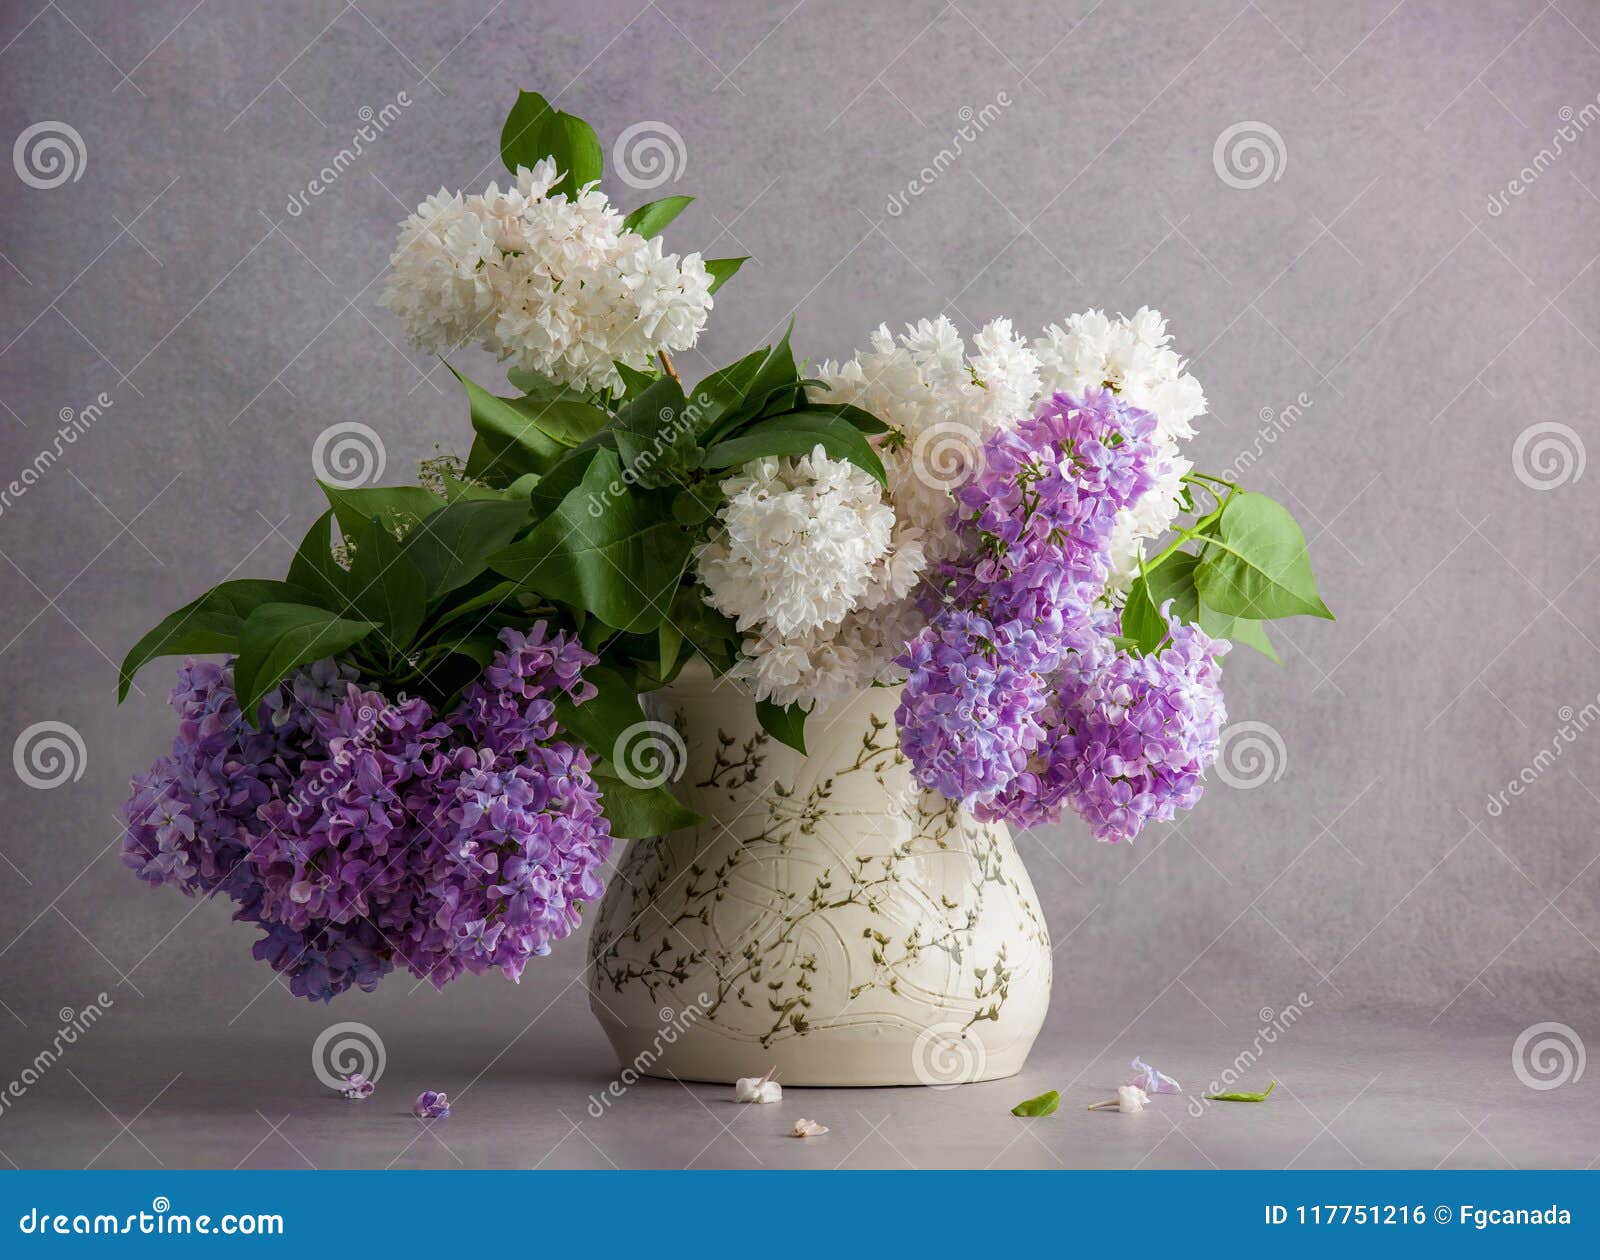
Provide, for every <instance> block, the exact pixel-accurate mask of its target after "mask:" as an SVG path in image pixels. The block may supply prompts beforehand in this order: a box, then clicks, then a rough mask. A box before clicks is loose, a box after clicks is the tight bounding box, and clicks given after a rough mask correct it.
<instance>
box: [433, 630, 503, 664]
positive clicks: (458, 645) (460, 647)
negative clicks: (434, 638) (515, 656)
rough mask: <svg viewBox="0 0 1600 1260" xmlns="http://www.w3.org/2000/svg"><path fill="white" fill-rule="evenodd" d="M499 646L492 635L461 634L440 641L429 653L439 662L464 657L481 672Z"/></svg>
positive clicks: (496, 638) (498, 641)
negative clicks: (453, 657)
mask: <svg viewBox="0 0 1600 1260" xmlns="http://www.w3.org/2000/svg"><path fill="white" fill-rule="evenodd" d="M501 646H502V645H501V643H500V640H499V638H498V637H497V636H495V635H492V634H462V635H457V636H456V637H455V638H452V639H443V640H441V641H440V642H439V643H437V644H435V645H434V647H433V648H431V649H430V651H431V652H432V653H433V654H434V655H435V656H436V657H437V658H438V659H441V660H442V659H443V658H445V657H448V656H464V657H466V658H467V659H468V660H470V661H473V662H474V663H475V664H476V665H477V666H478V668H479V669H480V670H483V669H487V668H488V667H489V662H490V661H492V660H493V659H494V654H495V653H496V652H498V651H499V650H500V648H501Z"/></svg>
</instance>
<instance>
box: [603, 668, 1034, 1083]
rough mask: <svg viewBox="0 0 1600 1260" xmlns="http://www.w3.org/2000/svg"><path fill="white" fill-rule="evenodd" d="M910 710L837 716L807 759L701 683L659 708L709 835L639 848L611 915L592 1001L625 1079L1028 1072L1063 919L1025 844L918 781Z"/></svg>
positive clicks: (885, 704) (690, 833)
mask: <svg viewBox="0 0 1600 1260" xmlns="http://www.w3.org/2000/svg"><path fill="white" fill-rule="evenodd" d="M899 695H900V693H899V689H898V688H892V687H883V688H872V689H870V690H867V691H864V692H862V693H860V694H859V695H857V696H855V697H853V698H851V699H849V700H846V701H841V702H839V703H836V704H834V705H831V706H825V707H823V708H821V709H819V710H818V711H817V712H815V713H813V714H812V715H811V716H810V718H809V719H808V721H807V723H806V742H807V746H808V755H805V756H802V755H801V754H800V753H798V752H796V751H794V750H793V749H791V748H789V747H787V746H785V745H784V744H781V743H779V742H778V741H777V740H775V739H773V738H772V737H771V736H770V735H769V734H768V733H767V732H766V731H765V730H763V729H762V728H761V726H760V724H759V723H758V722H757V720H756V716H755V706H754V705H753V704H752V703H751V701H750V699H749V696H748V695H747V694H745V693H743V692H742V691H740V690H739V689H737V688H735V687H734V686H733V685H732V684H730V683H727V682H725V681H719V680H716V679H713V678H712V676H711V674H710V672H709V671H708V670H705V669H704V668H691V669H688V670H685V671H684V673H683V675H682V676H681V677H680V678H679V680H678V681H677V682H676V683H675V684H674V685H673V686H671V687H670V688H667V689H666V690H664V691H662V692H659V693H657V694H656V695H655V696H654V697H653V700H654V701H655V704H654V706H653V708H654V715H655V719H656V720H657V721H658V722H660V723H663V724H670V727H671V733H668V732H667V731H666V728H665V726H663V728H662V734H663V735H665V736H666V742H668V743H670V744H671V745H672V750H671V754H672V755H670V756H669V757H668V761H669V762H670V763H671V764H672V768H673V770H674V771H675V772H676V780H675V782H673V783H672V785H671V786H672V790H673V792H674V793H675V794H676V795H677V796H678V797H679V798H680V799H681V800H682V801H683V802H684V803H685V804H687V805H688V806H689V807H690V808H692V809H694V810H695V811H696V812H698V813H699V814H701V815H702V816H703V817H704V818H705V821H704V822H703V823H700V824H698V825H696V826H693V827H689V828H685V829H683V830H681V831H678V832H674V833H673V834H671V835H668V836H664V837H661V838H658V839H655V840H636V841H631V842H629V843H628V844H627V845H626V846H625V847H624V849H623V852H622V855H621V858H620V860H619V862H618V864H617V868H616V870H615V872H614V874H613V875H612V878H611V881H610V885H609V888H608V890H607V892H606V895H605V898H604V900H603V901H602V903H601V905H600V908H599V914H598V917H597V919H596V921H595V925H594V930H593V934H592V935H591V937H590V947H589V991H590V1005H591V1008H592V1009H593V1011H594V1013H595V1015H596V1017H597V1018H598V1019H599V1020H600V1023H601V1025H602V1027H603V1028H604V1029H605V1031H606V1034H607V1036H608V1037H609V1038H610V1040H611V1043H612V1045H613V1047H614V1048H615V1049H616V1052H617V1055H618V1057H619V1058H620V1059H621V1061H622V1064H623V1066H624V1068H631V1069H632V1070H633V1071H634V1072H635V1073H638V1074H643V1075H651V1076H664V1077H678V1078H680V1079H684V1080H700V1081H730V1082H731V1081H733V1080H736V1079H737V1078H739V1077H749V1076H760V1075H762V1074H763V1073H765V1072H768V1071H769V1070H772V1071H774V1072H775V1076H776V1079H778V1080H779V1081H780V1082H782V1083H783V1084H785V1085H917V1084H922V1085H948V1084H957V1083H962V1082H966V1081H978V1080H991V1079H995V1078H998V1077H1004V1076H1010V1075H1012V1074H1013V1073H1015V1072H1017V1071H1019V1070H1020V1069H1021V1067H1022V1064H1023V1061H1024V1060H1025V1059H1026V1058H1027V1055H1028V1051H1029V1049H1030V1048H1031V1047H1032V1045H1033V1041H1034V1038H1035V1037H1036V1036H1037V1035H1038V1032H1039V1029H1040V1026H1041V1025H1042V1024H1043V1022H1044V1016H1045V1010H1046V1007H1047V1006H1048V1003H1049V996H1050V966H1051V953H1050V938H1049V933H1048V931H1047V930H1046V927H1045V922H1044V917H1043V915H1042V913H1041V912H1040V909H1039V904H1038V900H1037V898H1036V897H1035V895H1034V891H1033V885H1032V883H1031V882H1030V881H1029V879H1028V873H1027V871H1025V870H1024V869H1023V867H1022V863H1021V861H1020V860H1019V858H1018V856H1017V851H1016V848H1015V846H1014V845H1013V843H1012V840H1011V836H1010V833H1009V832H1008V831H1007V829H1006V827H1005V826H1004V825H1003V824H995V823H982V822H979V821H977V820H976V819H975V818H973V817H972V816H971V815H970V814H969V813H967V812H966V811H965V810H963V809H961V808H960V807H958V806H957V805H955V804H953V803H951V802H948V801H946V800H945V799H944V798H943V797H940V796H938V795H936V794H933V793H928V792H924V791H922V790H920V789H919V788H918V787H917V785H916V784H915V782H914V781H913V779H912V777H911V773H910V767H909V765H908V764H907V762H906V760H905V758H904V756H903V755H902V754H901V752H900V749H899V746H898V743H897V740H896V735H895V726H894V712H895V708H896V706H897V705H898V703H899ZM679 741H681V744H680V743H679ZM680 751H681V753H682V756H677V753H678V752H680Z"/></svg>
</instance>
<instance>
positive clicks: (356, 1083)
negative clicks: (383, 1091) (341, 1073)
mask: <svg viewBox="0 0 1600 1260" xmlns="http://www.w3.org/2000/svg"><path fill="white" fill-rule="evenodd" d="M376 1088H377V1086H376V1085H374V1084H373V1083H372V1082H371V1081H369V1080H368V1079H367V1078H366V1077H364V1076H362V1075H361V1073H360V1072H352V1073H350V1075H349V1076H347V1077H345V1078H344V1088H342V1089H341V1090H340V1091H339V1092H340V1093H341V1094H343V1095H344V1096H345V1097H346V1098H348V1099H350V1100H351V1101H352V1102H362V1101H364V1100H366V1099H368V1098H371V1097H372V1091H373V1090H375V1089H376Z"/></svg>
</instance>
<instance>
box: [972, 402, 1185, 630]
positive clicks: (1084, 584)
mask: <svg viewBox="0 0 1600 1260" xmlns="http://www.w3.org/2000/svg"><path fill="white" fill-rule="evenodd" d="M1155 426H1156V418H1155V417H1154V416H1153V415H1152V414H1151V413H1149V412H1147V411H1141V410H1139V409H1138V408H1136V407H1131V406H1129V405H1128V404H1127V403H1124V402H1122V401H1121V400H1120V399H1118V398H1117V397H1116V395H1114V394H1112V393H1110V392H1109V391H1105V390H1101V391H1091V392H1090V393H1088V394H1087V395H1085V397H1084V399H1083V401H1082V402H1078V401H1076V400H1074V399H1073V398H1071V397H1069V396H1068V395H1066V394H1056V395H1055V396H1054V397H1052V398H1050V399H1047V400H1046V401H1045V402H1044V403H1042V404H1041V405H1040V407H1039V410H1038V411H1037V412H1036V413H1035V414H1034V416H1033V417H1032V418H1031V419H1028V420H1025V421H1024V422H1023V423H1022V424H1020V425H1018V426H1017V427H1016V428H1015V429H1012V430H1005V431H1001V432H999V433H996V434H995V435H994V436H992V437H990V438H989V439H988V441H987V442H985V443H984V450H983V470H982V472H981V473H980V474H979V475H978V476H977V477H975V478H973V479H972V480H971V481H970V482H968V483H967V484H966V485H964V486H962V487H961V489H960V490H958V491H957V492H956V502H957V505H958V506H957V527H958V531H959V536H960V538H961V540H962V543H963V554H962V556H961V558H960V559H958V560H957V561H955V562H954V563H952V564H950V565H947V566H946V567H945V570H944V573H943V577H944V581H945V589H946V591H947V592H948V593H950V594H951V595H952V596H953V598H954V600H955V602H956V603H957V604H958V605H965V606H975V607H978V608H979V609H980V610H982V611H985V612H986V614H987V615H988V616H989V618H990V619H991V620H993V621H996V622H1001V621H1012V620H1015V621H1020V622H1021V623H1022V624H1024V625H1026V626H1028V627H1030V628H1032V629H1035V630H1037V631H1038V633H1039V634H1041V635H1042V636H1045V637H1047V638H1048V639H1050V640H1052V641H1053V642H1054V643H1055V644H1056V645H1057V646H1059V647H1061V648H1066V647H1076V646H1084V645H1086V644H1087V643H1088V642H1089V640H1090V631H1089V620H1090V617H1091V615H1092V610H1093V608H1094V605H1095V601H1096V600H1098V599H1099V598H1100V595H1101V593H1102V592H1103V591H1104V589H1105V584H1106V577H1107V572H1108V570H1107V564H1108V561H1109V555H1110V537H1111V527H1112V525H1113V523H1114V522H1115V520H1116V516H1117V513H1118V512H1119V511H1120V510H1121V509H1122V508H1124V507H1126V506H1127V505H1129V504H1131V503H1133V502H1134V501H1135V500H1137V499H1138V498H1139V496H1140V495H1142V494H1143V493H1144V492H1145V491H1146V490H1148V489H1149V488H1150V487H1151V486H1152V485H1153V484H1154V483H1155V464H1156V448H1155V445H1154V442H1153V440H1152V435H1153V434H1154V432H1155Z"/></svg>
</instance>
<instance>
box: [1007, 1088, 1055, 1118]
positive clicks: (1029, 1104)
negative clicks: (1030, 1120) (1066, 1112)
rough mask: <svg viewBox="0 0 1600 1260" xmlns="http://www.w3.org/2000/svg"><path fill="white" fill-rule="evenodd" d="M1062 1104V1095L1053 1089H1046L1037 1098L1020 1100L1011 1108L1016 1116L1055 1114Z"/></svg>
mask: <svg viewBox="0 0 1600 1260" xmlns="http://www.w3.org/2000/svg"><path fill="white" fill-rule="evenodd" d="M1060 1106H1061V1095H1060V1094H1059V1093H1058V1092H1057V1091H1056V1090H1053V1089H1049V1090H1046V1091H1045V1092H1044V1093H1042V1094H1040V1095H1039V1096H1038V1097H1037V1098H1029V1099H1027V1100H1026V1101H1024V1102H1019V1103H1018V1104H1017V1105H1016V1106H1015V1107H1013V1108H1012V1109H1011V1114H1012V1115H1014V1116H1053V1115H1055V1113H1056V1111H1057V1110H1058V1109H1059V1108H1060Z"/></svg>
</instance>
